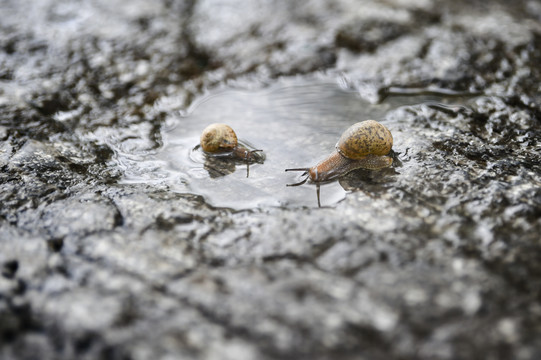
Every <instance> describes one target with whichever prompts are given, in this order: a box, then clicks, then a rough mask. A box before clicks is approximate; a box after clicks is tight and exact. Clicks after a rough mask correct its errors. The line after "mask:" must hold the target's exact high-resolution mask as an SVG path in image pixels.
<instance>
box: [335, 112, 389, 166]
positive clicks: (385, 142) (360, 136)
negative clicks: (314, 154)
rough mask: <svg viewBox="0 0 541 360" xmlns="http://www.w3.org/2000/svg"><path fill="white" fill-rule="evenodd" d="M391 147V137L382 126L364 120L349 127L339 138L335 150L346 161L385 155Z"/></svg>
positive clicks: (372, 121) (375, 122)
mask: <svg viewBox="0 0 541 360" xmlns="http://www.w3.org/2000/svg"><path fill="white" fill-rule="evenodd" d="M392 147H393V136H392V135H391V132H390V131H389V130H388V129H387V128H386V127H385V126H383V125H382V124H380V123H379V122H377V121H374V120H366V121H362V122H358V123H356V124H353V125H351V126H350V127H349V128H348V129H347V130H346V131H344V133H343V134H342V136H341V137H340V139H339V140H338V143H337V144H336V150H337V151H338V152H339V153H340V155H342V156H345V157H347V158H348V159H353V160H359V159H362V158H364V157H366V156H367V155H387V154H388V153H389V152H390V151H391V148H392Z"/></svg>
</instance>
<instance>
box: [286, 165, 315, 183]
mask: <svg viewBox="0 0 541 360" xmlns="http://www.w3.org/2000/svg"><path fill="white" fill-rule="evenodd" d="M286 171H304V173H303V174H302V175H301V176H306V177H305V178H304V179H302V180H301V181H300V182H298V183H294V184H286V186H300V185H302V184H304V183H305V182H307V181H308V179H309V178H310V176H309V175H308V171H310V168H296V169H286Z"/></svg>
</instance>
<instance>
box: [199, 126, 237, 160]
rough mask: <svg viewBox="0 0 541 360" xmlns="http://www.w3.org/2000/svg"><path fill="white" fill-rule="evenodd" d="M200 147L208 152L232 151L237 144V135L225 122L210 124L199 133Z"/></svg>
mask: <svg viewBox="0 0 541 360" xmlns="http://www.w3.org/2000/svg"><path fill="white" fill-rule="evenodd" d="M200 143H201V147H202V148H203V151H206V152H209V153H217V152H226V151H232V150H233V149H234V148H235V147H236V146H237V143H238V141H237V135H236V134H235V132H234V131H233V129H231V127H230V126H228V125H226V124H211V125H209V126H207V127H206V128H205V130H203V133H201V140H200Z"/></svg>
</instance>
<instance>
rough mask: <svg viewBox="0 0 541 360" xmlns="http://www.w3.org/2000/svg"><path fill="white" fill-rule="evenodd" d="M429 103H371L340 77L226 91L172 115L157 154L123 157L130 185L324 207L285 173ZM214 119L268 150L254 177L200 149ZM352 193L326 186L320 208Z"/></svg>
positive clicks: (243, 204) (252, 203) (254, 204)
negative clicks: (397, 113)
mask: <svg viewBox="0 0 541 360" xmlns="http://www.w3.org/2000/svg"><path fill="white" fill-rule="evenodd" d="M423 100H425V101H426V100H431V98H430V96H424V97H423V98H422V99H420V98H419V97H416V98H415V99H413V98H412V97H389V98H387V99H386V100H385V101H384V102H383V103H381V104H370V103H368V102H367V101H364V100H363V99H361V98H360V97H359V96H358V94H357V93H354V92H351V91H345V90H343V89H341V88H340V87H339V86H338V84H337V83H336V82H322V81H317V82H314V81H310V82H307V81H306V80H304V81H303V80H290V81H283V82H280V83H278V84H276V85H274V86H272V87H270V88H266V89H263V90H258V91H242V90H222V91H218V92H216V93H213V94H211V95H208V96H205V97H203V98H202V99H200V100H199V101H196V102H195V103H194V104H193V106H191V107H190V109H189V110H188V111H187V112H186V113H185V114H182V115H181V114H179V115H178V117H176V118H175V119H173V122H172V123H173V126H172V127H171V128H168V129H164V131H163V147H162V148H161V149H159V150H158V151H157V152H156V153H154V154H147V155H146V156H145V157H144V158H143V159H141V158H133V159H130V158H129V156H126V155H122V156H120V157H121V159H119V161H121V162H122V163H123V165H124V168H127V169H129V171H127V172H126V175H125V179H124V180H125V182H145V183H149V182H153V183H158V184H161V185H165V186H167V187H168V188H169V189H170V190H171V191H176V192H183V193H186V192H188V193H193V194H197V195H202V196H203V197H204V198H205V200H206V201H207V203H209V204H210V205H213V206H217V207H228V208H233V209H253V208H261V207H269V206H270V207H275V206H281V207H300V206H308V207H317V198H316V187H315V186H314V185H313V184H305V185H302V186H298V187H286V184H290V183H295V182H297V181H299V179H300V176H301V174H300V173H291V172H288V173H286V172H285V171H284V170H285V169H286V168H296V167H309V166H312V165H315V164H316V163H317V162H319V161H320V160H322V159H323V158H325V157H326V156H327V155H328V154H330V153H331V152H332V150H333V149H334V146H335V143H336V141H337V140H338V138H339V137H340V135H341V133H342V132H343V131H344V130H345V129H346V128H348V127H349V126H350V125H351V124H353V123H355V122H358V121H362V120H366V119H375V120H378V121H380V122H382V123H383V124H386V122H385V119H384V115H385V113H386V112H387V111H389V110H391V109H394V108H397V107H399V106H403V105H408V104H414V103H418V102H420V101H423ZM215 122H219V123H227V124H228V125H230V126H231V127H232V128H233V129H234V130H235V132H236V133H237V136H238V138H239V139H240V140H242V141H244V142H248V143H249V144H251V145H252V146H253V147H254V148H258V149H263V150H264V154H265V157H266V160H265V162H264V164H251V165H250V169H249V174H250V175H249V177H247V176H246V175H247V169H246V167H247V165H246V164H243V163H242V162H231V161H222V160H216V159H211V160H209V159H208V157H207V156H206V155H205V154H203V153H202V151H201V150H200V149H194V148H195V147H196V146H197V145H198V143H199V136H200V134H201V131H202V130H203V129H204V128H205V127H206V126H207V125H209V124H211V123H215ZM386 125H388V124H386ZM389 128H390V130H391V132H392V131H393V129H392V127H391V126H389ZM345 188H348V187H345ZM348 191H350V190H345V189H344V187H342V186H341V185H340V182H332V183H328V184H323V185H322V186H321V205H322V206H333V205H335V204H337V203H338V202H339V201H341V200H342V199H344V198H345V196H346V193H347V192H348Z"/></svg>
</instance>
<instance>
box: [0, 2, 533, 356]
mask: <svg viewBox="0 0 541 360" xmlns="http://www.w3.org/2000/svg"><path fill="white" fill-rule="evenodd" d="M0 9H1V10H0V14H1V15H2V21H1V22H0V166H1V169H2V171H1V172H0V190H1V191H0V200H1V207H0V269H1V276H0V358H2V359H36V358H39V359H97V358H100V359H149V358H153V359H177V358H178V359H184V358H201V359H479V358H483V359H539V358H541V340H540V339H541V305H540V303H539V300H540V298H541V242H540V237H539V234H541V220H540V218H541V165H540V164H541V145H540V143H539V141H540V139H541V123H540V122H541V96H540V94H541V87H540V85H539V84H540V80H541V73H540V72H541V50H540V49H541V25H540V23H541V6H540V5H539V2H537V1H534V0H530V1H527V0H523V1H515V2H512V3H511V2H506V1H492V2H488V3H487V2H485V1H473V2H472V1H449V2H447V1H433V2H432V1H425V0H417V1H403V0H390V1H385V2H381V1H348V0H340V1H332V2H330V1H323V0H321V1H320V0H312V1H303V2H294V1H288V0H275V1H263V0H257V1H249V2H246V1H224V0H198V1H196V0H192V1H189V0H186V1H175V0H163V1H150V0H149V1H145V0H137V1H134V0H130V1H123V0H118V1H113V2H111V1H105V0H103V1H102V0H92V1H62V0H58V1H53V0H49V1H39V2H36V1H28V0H17V1H15V0H0ZM319 72H325V73H326V74H327V76H330V77H335V78H338V77H340V78H341V79H342V82H343V85H344V86H347V87H349V88H352V89H356V90H357V91H359V93H360V94H361V96H363V97H364V98H366V99H368V100H370V101H373V102H377V101H380V100H382V99H383V98H384V97H386V96H389V95H391V96H392V95H393V94H395V93H397V92H402V93H403V92H408V91H409V92H440V93H442V92H444V93H446V94H448V95H457V94H463V93H470V94H472V93H476V94H477V95H478V96H477V97H476V98H475V100H474V102H473V103H472V104H471V105H470V106H468V107H458V106H457V107H445V106H438V105H434V104H418V105H413V106H408V107H402V108H399V109H396V110H393V111H391V112H389V114H388V115H387V117H388V119H389V121H390V123H391V124H392V125H393V127H394V129H395V130H396V133H395V134H394V136H395V140H396V149H397V154H396V159H395V166H396V169H397V173H396V174H394V175H393V174H390V175H388V176H387V177H384V178H383V179H378V178H374V177H373V176H372V175H370V174H368V173H366V172H365V173H361V174H360V179H359V178H357V177H356V176H359V174H352V175H350V176H348V177H346V178H345V179H343V180H342V182H343V186H344V187H348V188H352V189H356V191H354V192H353V193H351V194H349V195H348V197H347V198H346V200H345V201H343V202H342V203H340V204H339V206H337V207H335V208H322V209H308V208H306V209H288V208H284V209H278V208H270V209H258V210H253V211H231V210H228V209H220V208H213V207H210V206H208V205H207V204H205V202H204V201H203V200H202V199H201V198H200V197H198V196H197V195H192V194H176V193H172V192H170V191H168V189H167V188H166V187H163V186H160V185H155V184H139V185H135V184H132V185H127V184H123V183H121V182H119V179H121V178H122V175H123V173H124V172H125V171H127V170H129V169H126V168H125V167H124V166H123V164H120V163H119V162H118V161H117V160H116V155H115V154H117V153H119V152H123V153H129V154H133V155H137V154H140V153H145V152H149V151H155V150H157V149H159V148H160V146H161V144H162V143H161V132H160V131H161V129H162V126H163V125H164V122H165V121H166V119H167V116H168V114H169V113H171V112H175V111H178V110H180V109H184V108H185V107H186V106H188V105H189V104H190V103H191V101H192V100H193V99H194V98H195V97H197V96H199V95H200V94H201V93H202V92H204V91H205V90H206V89H212V88H214V87H219V86H223V85H231V86H241V87H246V88H257V87H261V86H263V85H264V84H267V83H273V82H274V81H275V80H276V79H277V78H278V77H280V76H304V75H310V74H314V73H319ZM406 129H408V131H406ZM412 129H414V130H412ZM412 131H413V132H414V133H415V134H417V135H416V136H413V137H409V138H401V137H400V134H401V133H411V132H412ZM397 135H398V136H397ZM406 150H407V151H406ZM359 189H362V190H359ZM371 190H377V191H371Z"/></svg>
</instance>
